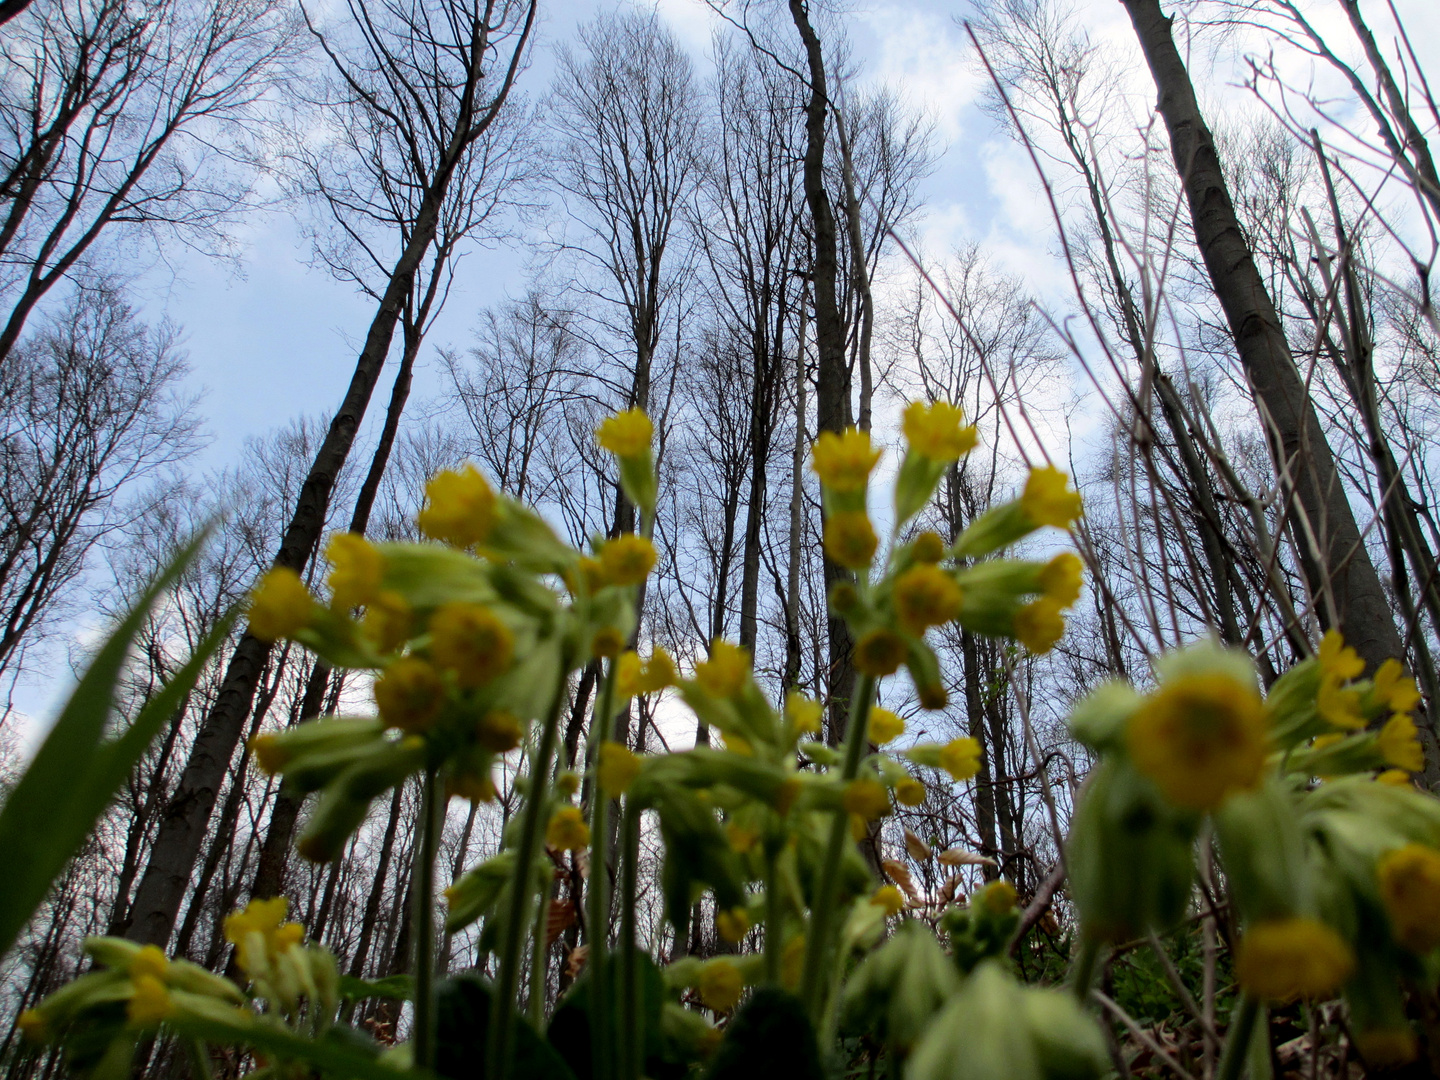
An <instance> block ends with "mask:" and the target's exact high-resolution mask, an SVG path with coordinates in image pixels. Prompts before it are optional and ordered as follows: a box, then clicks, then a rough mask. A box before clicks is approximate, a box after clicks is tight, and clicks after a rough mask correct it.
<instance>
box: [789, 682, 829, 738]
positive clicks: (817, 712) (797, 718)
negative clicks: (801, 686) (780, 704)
mask: <svg viewBox="0 0 1440 1080" xmlns="http://www.w3.org/2000/svg"><path fill="white" fill-rule="evenodd" d="M824 713H825V710H824V709H823V708H822V707H821V705H820V703H819V702H818V701H812V700H811V699H810V698H807V697H806V696H805V695H804V694H801V693H800V692H799V691H797V690H791V691H790V693H788V694H787V695H785V715H786V716H788V717H789V718H790V726H791V729H792V730H793V731H794V732H795V734H796V735H797V736H799V735H818V734H820V719H821V717H822V716H824Z"/></svg>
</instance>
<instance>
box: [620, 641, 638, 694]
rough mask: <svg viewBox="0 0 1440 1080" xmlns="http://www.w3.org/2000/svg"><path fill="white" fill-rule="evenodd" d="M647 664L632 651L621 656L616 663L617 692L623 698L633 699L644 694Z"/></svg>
mask: <svg viewBox="0 0 1440 1080" xmlns="http://www.w3.org/2000/svg"><path fill="white" fill-rule="evenodd" d="M644 677H645V664H644V662H643V661H642V660H641V659H640V654H639V653H637V652H635V650H633V649H631V650H628V651H626V652H623V653H621V654H620V659H619V660H617V661H616V663H615V692H616V693H617V694H619V695H620V696H621V697H622V698H632V697H635V696H636V695H637V694H642V693H644V690H643V688H642V685H641V684H642V682H643V680H644Z"/></svg>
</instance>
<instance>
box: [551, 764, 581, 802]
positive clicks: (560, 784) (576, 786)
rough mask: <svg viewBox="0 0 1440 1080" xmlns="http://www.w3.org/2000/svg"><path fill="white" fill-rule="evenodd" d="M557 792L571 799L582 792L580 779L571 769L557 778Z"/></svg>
mask: <svg viewBox="0 0 1440 1080" xmlns="http://www.w3.org/2000/svg"><path fill="white" fill-rule="evenodd" d="M555 790H556V791H558V792H559V793H560V794H561V795H563V796H564V797H565V798H567V799H568V798H570V796H572V795H574V794H575V793H576V792H577V791H579V790H580V777H579V776H578V775H576V774H575V773H574V772H572V771H571V770H569V769H566V770H565V771H564V772H562V773H561V774H560V775H559V776H557V777H556V778H555Z"/></svg>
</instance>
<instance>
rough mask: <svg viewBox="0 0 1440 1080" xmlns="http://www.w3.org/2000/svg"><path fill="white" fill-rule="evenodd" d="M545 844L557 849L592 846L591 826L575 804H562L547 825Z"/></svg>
mask: <svg viewBox="0 0 1440 1080" xmlns="http://www.w3.org/2000/svg"><path fill="white" fill-rule="evenodd" d="M545 844H546V846H547V847H551V848H554V849H555V850H556V851H579V850H581V849H582V848H587V847H589V846H590V826H589V825H586V824H585V819H584V818H583V817H581V815H580V811H579V810H577V809H576V808H575V807H573V806H562V807H561V808H560V809H559V810H556V811H555V813H554V814H552V815H551V816H550V823H549V824H548V825H546V826H545Z"/></svg>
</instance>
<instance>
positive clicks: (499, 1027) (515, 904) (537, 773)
mask: <svg viewBox="0 0 1440 1080" xmlns="http://www.w3.org/2000/svg"><path fill="white" fill-rule="evenodd" d="M569 674H570V655H569V653H568V651H564V650H562V652H561V654H560V678H559V679H558V680H557V682H556V685H555V694H554V696H553V697H552V699H551V701H550V709H549V711H548V712H547V713H546V714H545V720H544V723H543V724H542V725H541V727H540V741H539V742H538V743H537V744H536V746H535V753H534V755H533V756H532V757H531V759H530V790H529V791H528V792H527V793H526V798H525V807H524V810H523V811H522V816H521V818H520V843H519V845H518V846H517V848H516V852H515V876H514V877H513V878H511V879H510V910H509V912H508V913H507V916H506V922H505V939H504V942H503V943H502V945H501V952H500V972H499V977H498V979H497V980H496V983H495V996H494V998H493V999H492V1001H491V1008H490V1037H489V1039H488V1040H487V1041H486V1057H487V1058H488V1059H489V1060H488V1061H487V1063H486V1064H487V1066H488V1068H487V1069H486V1075H487V1076H490V1077H493V1078H495V1080H506V1078H507V1077H508V1076H509V1075H510V1068H511V1066H512V1065H513V1064H514V1050H515V1030H514V1029H515V992H516V987H517V984H518V983H519V981H520V964H521V951H522V950H521V946H522V944H523V941H524V938H525V931H526V929H527V927H528V925H529V919H528V918H527V917H526V916H527V914H528V911H529V906H530V885H531V878H532V877H533V872H534V866H535V856H536V854H537V853H538V852H539V850H540V834H541V831H542V824H543V823H542V822H541V817H542V815H543V814H544V813H545V805H546V798H545V790H546V787H547V785H548V784H549V780H550V758H551V757H552V756H553V755H554V753H555V737H556V729H557V728H559V726H560V710H561V708H563V706H564V704H565V687H566V685H567V683H568V682H569Z"/></svg>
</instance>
